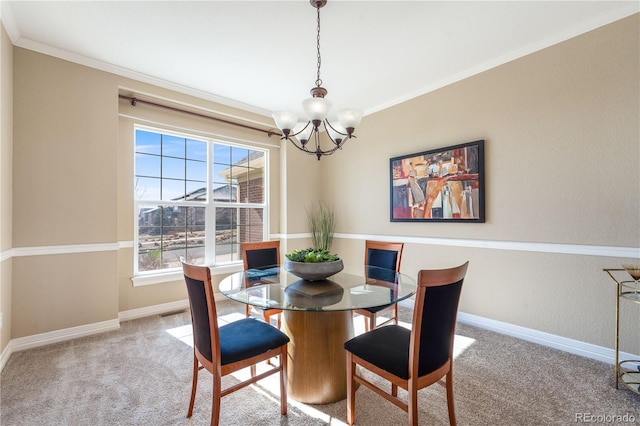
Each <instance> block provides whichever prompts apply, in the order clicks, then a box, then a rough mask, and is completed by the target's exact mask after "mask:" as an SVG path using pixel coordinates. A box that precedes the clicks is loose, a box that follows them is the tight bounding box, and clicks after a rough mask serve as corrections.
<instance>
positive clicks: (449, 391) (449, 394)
mask: <svg viewBox="0 0 640 426" xmlns="http://www.w3.org/2000/svg"><path fill="white" fill-rule="evenodd" d="M447 408H448V409H449V424H450V425H451V426H454V425H455V424H456V410H455V407H454V405H453V370H451V369H450V370H449V372H448V373H447Z"/></svg>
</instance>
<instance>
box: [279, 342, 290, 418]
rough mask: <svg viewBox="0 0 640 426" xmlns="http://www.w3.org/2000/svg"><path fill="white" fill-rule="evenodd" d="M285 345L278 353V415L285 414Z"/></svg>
mask: <svg viewBox="0 0 640 426" xmlns="http://www.w3.org/2000/svg"><path fill="white" fill-rule="evenodd" d="M287 356H288V355H287V345H284V346H283V347H282V352H280V414H282V415H283V416H284V415H286V414H287Z"/></svg>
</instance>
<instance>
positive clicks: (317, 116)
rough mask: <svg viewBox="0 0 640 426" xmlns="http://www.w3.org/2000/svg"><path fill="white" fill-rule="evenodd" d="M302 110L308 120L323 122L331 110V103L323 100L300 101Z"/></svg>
mask: <svg viewBox="0 0 640 426" xmlns="http://www.w3.org/2000/svg"><path fill="white" fill-rule="evenodd" d="M302 108H304V112H305V113H306V114H307V117H308V118H309V120H311V121H313V120H320V121H322V120H324V119H325V118H326V117H327V114H329V110H330V109H331V101H330V100H328V99H325V98H309V99H305V100H304V101H302Z"/></svg>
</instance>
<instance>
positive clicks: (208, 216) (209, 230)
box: [131, 124, 269, 287]
mask: <svg viewBox="0 0 640 426" xmlns="http://www.w3.org/2000/svg"><path fill="white" fill-rule="evenodd" d="M137 130H142V131H147V132H154V133H160V134H164V135H170V136H176V137H180V138H188V139H193V140H198V141H202V142H206V143H207V182H206V187H207V200H206V201H204V202H198V201H166V200H138V199H137V198H136V194H135V179H136V164H135V158H136V154H135V153H136V149H135V144H136V139H135V133H136V131H137ZM133 133H134V136H133V156H134V165H133V173H132V178H133V187H134V191H133V221H134V230H133V232H134V236H133V252H134V253H133V256H134V257H133V277H132V278H131V280H132V282H133V286H134V287H137V286H144V285H151V284H160V283H165V282H171V281H178V280H182V279H183V274H182V270H181V268H165V269H158V270H153V271H140V270H139V265H138V260H139V257H138V256H139V251H138V248H139V244H138V242H139V231H140V229H139V209H140V207H144V206H151V207H156V206H171V205H177V206H195V207H204V208H205V265H209V267H210V268H211V270H212V273H213V274H223V273H233V272H237V271H241V270H242V260H231V261H228V262H218V263H215V261H214V259H215V248H216V244H215V243H216V215H215V211H216V208H244V209H252V208H256V209H262V211H263V215H262V218H263V226H262V239H263V240H267V239H268V235H269V208H268V206H269V150H268V149H265V148H262V147H259V146H254V145H250V144H246V145H245V144H238V143H234V142H229V141H225V140H222V139H219V138H211V137H207V136H202V135H199V134H198V132H197V131H194V133H187V132H176V131H174V130H169V129H166V128H162V127H151V126H146V125H140V124H134V126H133ZM215 144H221V145H226V146H231V147H237V148H242V149H249V150H253V151H261V152H263V153H264V178H263V185H264V188H263V202H262V203H242V202H230V201H214V200H213V199H212V198H213V197H211V188H212V180H213V176H212V164H213V147H214V145H215Z"/></svg>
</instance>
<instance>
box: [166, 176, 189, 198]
mask: <svg viewBox="0 0 640 426" xmlns="http://www.w3.org/2000/svg"><path fill="white" fill-rule="evenodd" d="M185 191H186V189H185V182H184V181H183V180H172V179H162V200H164V201H169V200H184V198H185Z"/></svg>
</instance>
